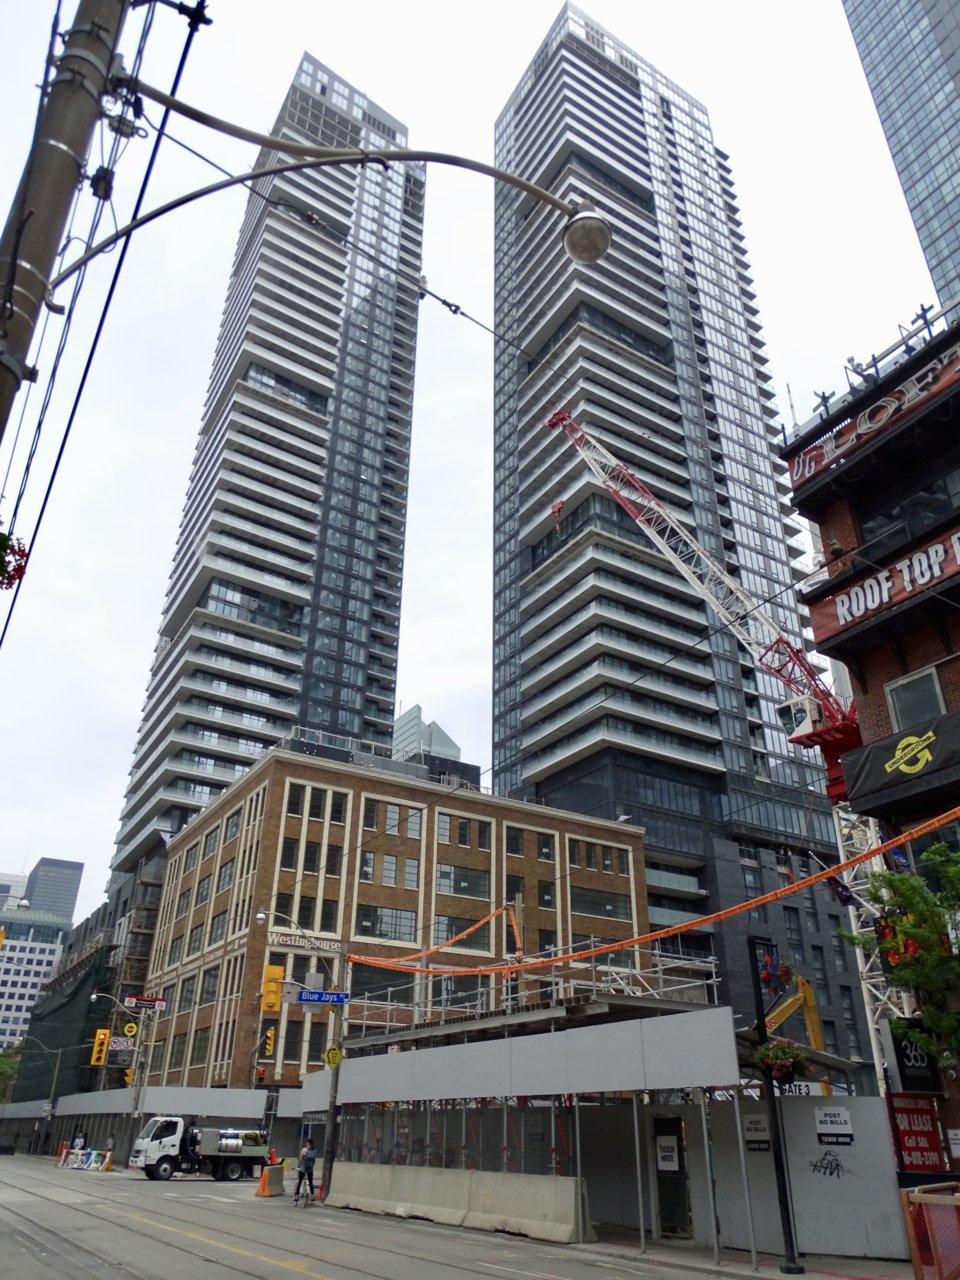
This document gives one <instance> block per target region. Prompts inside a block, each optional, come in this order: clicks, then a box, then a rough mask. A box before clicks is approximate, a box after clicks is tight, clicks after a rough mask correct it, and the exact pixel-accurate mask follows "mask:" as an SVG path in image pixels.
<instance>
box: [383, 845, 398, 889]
mask: <svg viewBox="0 0 960 1280" xmlns="http://www.w3.org/2000/svg"><path fill="white" fill-rule="evenodd" d="M382 872H383V883H384V884H387V885H395V884H396V883H397V859H396V857H395V856H394V854H392V853H385V854H383V858H382Z"/></svg>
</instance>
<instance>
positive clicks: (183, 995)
mask: <svg viewBox="0 0 960 1280" xmlns="http://www.w3.org/2000/svg"><path fill="white" fill-rule="evenodd" d="M196 996H197V979H196V978H195V977H192V978H184V980H183V981H182V982H181V983H180V998H179V1000H178V1001H177V1013H183V1012H184V1011H185V1010H187V1009H192V1008H193V1005H194V1001H195V1000H196Z"/></svg>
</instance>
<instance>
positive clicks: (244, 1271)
mask: <svg viewBox="0 0 960 1280" xmlns="http://www.w3.org/2000/svg"><path fill="white" fill-rule="evenodd" d="M25 1173H26V1176H27V1177H28V1178H30V1174H29V1171H25ZM104 1176H106V1177H109V1176H110V1175H104ZM31 1181H32V1182H34V1183H35V1184H36V1189H35V1190H33V1191H32V1192H31V1197H32V1199H33V1200H34V1201H35V1199H36V1198H37V1197H39V1198H40V1199H42V1200H44V1201H47V1202H48V1203H51V1204H55V1205H57V1206H58V1207H60V1208H61V1209H66V1210H69V1211H73V1212H77V1213H81V1214H83V1215H85V1216H86V1217H87V1218H90V1217H93V1218H96V1219H98V1220H99V1221H101V1222H104V1223H107V1224H109V1225H110V1226H112V1227H114V1228H118V1227H119V1228H121V1229H123V1230H126V1231H129V1232H131V1233H132V1234H134V1235H139V1236H142V1235H143V1234H144V1232H138V1231H137V1227H138V1226H140V1227H142V1228H146V1229H148V1230H149V1228H151V1227H153V1228H154V1229H155V1230H156V1231H158V1232H163V1233H164V1237H163V1239H162V1243H163V1244H165V1245H166V1246H167V1247H168V1248H173V1249H176V1250H177V1251H179V1252H180V1253H182V1254H184V1255H186V1256H188V1257H190V1258H195V1259H196V1260H197V1261H202V1262H207V1263H209V1264H211V1265H213V1266H219V1267H224V1268H229V1270H230V1272H231V1273H232V1274H234V1275H244V1276H249V1277H251V1278H252V1280H263V1272H262V1267H263V1265H266V1266H270V1267H274V1268H276V1269H277V1270H278V1271H281V1272H283V1271H287V1272H290V1271H295V1272H296V1273H297V1274H299V1275H302V1276H306V1277H309V1280H330V1277H329V1276H328V1274H327V1273H326V1272H322V1271H309V1270H307V1269H306V1267H307V1266H309V1265H310V1264H313V1263H316V1264H317V1265H318V1266H320V1267H323V1266H324V1265H327V1266H333V1267H334V1268H336V1269H337V1270H338V1272H341V1273H347V1272H348V1273H350V1274H353V1275H357V1276H363V1277H365V1278H366V1280H394V1277H395V1275H396V1271H395V1270H394V1269H388V1270H387V1271H381V1270H379V1269H378V1270H371V1269H369V1268H366V1267H362V1266H359V1265H358V1264H357V1263H356V1262H355V1261H349V1260H347V1258H344V1259H342V1260H341V1259H339V1258H336V1257H331V1256H330V1254H331V1253H339V1252H340V1251H341V1249H342V1250H343V1251H345V1252H346V1251H347V1250H349V1249H350V1248H351V1247H352V1245H353V1243H354V1242H353V1241H351V1240H349V1239H345V1238H343V1237H342V1236H341V1235H339V1234H336V1231H337V1228H338V1227H339V1226H341V1225H348V1224H347V1223H345V1222H343V1221H342V1220H341V1222H340V1223H335V1222H334V1221H328V1222H327V1223H324V1221H323V1220H322V1219H320V1215H321V1214H322V1213H323V1210H322V1209H320V1208H319V1206H318V1207H317V1220H314V1222H311V1221H310V1220H309V1219H308V1220H307V1221H304V1217H305V1215H303V1214H298V1215H295V1218H294V1219H292V1220H291V1221H289V1222H288V1221H286V1219H284V1220H282V1221H280V1220H277V1219H275V1218H273V1219H270V1220H267V1219H265V1218H256V1219H254V1220H253V1221H251V1218H250V1212H249V1210H250V1207H251V1206H250V1205H249V1204H248V1203H245V1202H241V1201H239V1200H237V1201H234V1202H228V1200H227V1197H220V1196H217V1197H216V1199H217V1210H218V1214H220V1215H226V1216H229V1217H230V1218H231V1219H232V1220H234V1221H235V1220H238V1219H241V1220H242V1222H243V1225H244V1227H245V1228H246V1231H245V1233H243V1234H241V1233H239V1232H233V1233H232V1238H233V1239H235V1240H237V1241H238V1242H240V1243H242V1244H243V1245H246V1246H249V1248H248V1249H241V1248H240V1244H239V1243H238V1244H235V1245H234V1244H231V1243H230V1236H231V1233H230V1232H223V1231H221V1230H219V1229H218V1228H210V1227H209V1226H208V1224H207V1223H206V1222H201V1221H197V1220H196V1219H195V1218H193V1217H191V1216H190V1215H188V1214H186V1213H184V1212H183V1210H184V1209H188V1208H189V1209H193V1210H197V1209H198V1206H197V1204H196V1203H195V1197H192V1196H189V1195H184V1196H183V1197H179V1196H176V1195H175V1194H171V1193H168V1194H167V1195H166V1196H164V1198H163V1201H162V1202H160V1201H158V1202H156V1203H152V1204H151V1205H150V1207H149V1208H148V1209H147V1208H143V1207H141V1205H139V1204H137V1205H134V1204H131V1203H129V1202H128V1201H127V1200H126V1192H125V1189H121V1188H120V1187H119V1186H116V1185H114V1186H113V1187H111V1188H110V1190H111V1191H112V1192H117V1193H119V1194H118V1195H117V1197H116V1199H109V1200H105V1199H104V1198H103V1196H102V1192H103V1191H106V1187H103V1188H102V1189H101V1188H96V1187H93V1186H90V1185H89V1184H87V1185H86V1186H79V1187H77V1188H76V1190H77V1191H79V1192H80V1193H81V1194H82V1195H83V1196H84V1197H85V1198H86V1197H88V1199H86V1200H85V1202H83V1203H65V1202H64V1200H63V1198H62V1194H61V1193H60V1192H59V1191H58V1190H48V1189H49V1187H50V1184H49V1182H47V1181H45V1180H43V1179H40V1178H38V1177H36V1175H34V1176H33V1178H32V1179H31ZM3 1185H6V1186H8V1187H15V1188H18V1189H23V1185H24V1184H23V1180H22V1178H18V1181H17V1182H16V1183H10V1182H6V1183H4V1181H3V1179H2V1178H0V1186H3ZM177 1185H182V1183H178V1184H177ZM198 1185H199V1184H198ZM200 1194H203V1193H200ZM196 1198H199V1197H196ZM204 1198H205V1199H213V1198H214V1197H213V1196H210V1197H206V1196H204ZM23 1203H24V1206H25V1207H24V1210H23V1211H19V1210H18V1209H17V1207H16V1204H15V1203H10V1202H0V1213H6V1214H7V1215H9V1216H15V1217H16V1218H18V1219H20V1220H21V1221H22V1222H24V1223H26V1224H27V1225H28V1226H29V1227H30V1228H31V1229H32V1230H33V1231H36V1229H37V1226H38V1224H37V1221H36V1214H35V1212H28V1211H27V1209H26V1206H27V1205H29V1204H30V1203H31V1201H30V1200H27V1201H24V1202H23ZM174 1204H175V1205H176V1206H177V1209H176V1210H174V1209H173V1205H174ZM232 1204H235V1205H236V1208H232V1207H231V1205H232ZM328 1212H329V1211H328ZM366 1216H367V1215H362V1214H358V1215H356V1217H355V1221H356V1222H357V1223H359V1222H362V1221H363V1220H364V1218H365V1217H366ZM164 1220H166V1221H164ZM375 1221H376V1222H377V1223H378V1224H382V1225H387V1224H389V1225H390V1226H391V1227H395V1228H397V1229H399V1231H400V1232H401V1233H402V1232H403V1231H404V1230H405V1229H406V1230H407V1232H408V1233H409V1229H410V1228H413V1229H414V1230H419V1229H420V1228H422V1227H427V1228H429V1230H430V1231H431V1233H434V1232H435V1233H440V1234H442V1235H443V1236H446V1237H448V1238H450V1239H453V1240H460V1241H461V1242H462V1241H463V1239H464V1235H466V1237H467V1238H469V1239H472V1240H475V1242H476V1243H480V1237H481V1234H482V1243H483V1244H485V1245H489V1246H490V1247H491V1249H493V1248H503V1247H504V1246H506V1247H508V1248H509V1247H513V1248H516V1247H517V1245H518V1244H520V1243H521V1242H519V1241H517V1240H514V1239H511V1238H510V1237H507V1236H505V1235H503V1234H500V1233H493V1232H491V1233H489V1235H487V1234H486V1233H474V1232H472V1231H471V1232H467V1233H463V1232H461V1231H460V1230H459V1229H457V1228H451V1227H446V1226H444V1225H443V1224H438V1223H432V1222H429V1221H421V1220H415V1219H410V1218H401V1217H397V1218H393V1217H390V1216H380V1215H376V1218H375ZM294 1223H295V1225H296V1227H297V1235H298V1236H299V1237H301V1238H302V1237H303V1236H304V1235H306V1236H307V1238H308V1239H309V1240H313V1241H315V1242H316V1241H320V1240H322V1241H324V1242H325V1245H326V1246H327V1251H326V1253H325V1255H324V1253H321V1256H319V1257H318V1256H316V1255H315V1254H313V1253H312V1252H307V1250H306V1248H302V1249H297V1248H292V1247H289V1246H285V1245H279V1246H278V1245H277V1244H276V1243H275V1242H273V1241H267V1240H265V1239H263V1238H262V1233H261V1232H259V1231H258V1230H257V1228H258V1227H259V1226H260V1225H261V1224H262V1225H263V1226H264V1227H265V1228H273V1230H274V1231H276V1229H277V1228H278V1227H280V1229H281V1230H283V1231H284V1232H285V1235H287V1236H289V1228H290V1227H291V1226H293V1225H294ZM325 1226H326V1227H327V1228H328V1229H327V1230H324V1227H325ZM251 1228H253V1231H252V1233H250V1232H251ZM331 1228H332V1230H331ZM42 1229H43V1230H44V1231H45V1232H47V1233H48V1234H50V1235H52V1236H54V1237H56V1238H57V1239H59V1240H62V1241H63V1242H64V1244H65V1245H66V1246H67V1248H68V1249H69V1250H70V1251H73V1252H75V1250H76V1249H77V1248H78V1246H77V1244H76V1242H75V1241H74V1239H73V1238H72V1237H71V1236H70V1235H69V1234H67V1233H66V1232H65V1231H63V1230H58V1229H57V1228H55V1227H51V1226H44V1227H43V1228H42ZM189 1229H193V1230H194V1231H198V1232H199V1231H204V1232H210V1236H209V1238H207V1237H204V1238H203V1239H201V1240H199V1241H197V1245H198V1247H196V1248H193V1247H190V1245H189V1244H188V1243H187V1241H189V1240H190V1239H191V1233H190V1230H189ZM248 1233H249V1234H248ZM172 1235H176V1236H180V1237H181V1239H180V1240H178V1241H176V1242H175V1241H173V1240H171V1239H170V1238H169V1237H170V1236H172ZM219 1237H227V1238H219ZM153 1239H154V1240H155V1242H156V1243H161V1241H160V1240H159V1239H157V1237H153ZM523 1243H524V1244H526V1243H527V1242H526V1240H524V1241H523ZM529 1243H530V1244H531V1245H533V1244H535V1243H536V1242H534V1241H530V1242H529ZM362 1244H363V1247H364V1249H366V1250H369V1251H372V1252H375V1253H379V1254H383V1255H385V1261H386V1259H389V1258H404V1259H406V1260H407V1261H408V1262H412V1263H415V1264H419V1265H421V1266H423V1265H424V1264H427V1265H429V1264H431V1263H432V1264H433V1265H435V1266H438V1267H441V1268H442V1267H443V1265H444V1263H443V1262H442V1261H441V1260H440V1259H439V1258H438V1257H437V1256H436V1255H435V1254H432V1255H431V1254H430V1253H429V1252H427V1253H418V1252H413V1251H411V1250H410V1249H409V1248H393V1247H389V1246H385V1245H381V1244H379V1243H377V1242H375V1241H369V1240H364V1241H363V1242H362ZM201 1245H202V1246H206V1247H208V1248H210V1247H212V1248H214V1249H221V1250H225V1251H226V1252H227V1254H228V1255H232V1256H229V1257H228V1258H226V1259H221V1258H215V1257H211V1256H210V1255H209V1254H208V1253H206V1252H203V1251H202V1250H201V1248H200V1247H199V1246H201ZM79 1247H83V1246H79ZM253 1249H259V1250H269V1251H272V1252H273V1253H276V1254H287V1255H289V1260H284V1259H281V1258H279V1257H273V1256H269V1255H268V1254H267V1253H256V1254H253V1256H254V1257H255V1258H256V1259H257V1261H258V1262H259V1263H260V1264H261V1269H260V1270H257V1269H253V1268H252V1267H251V1266H244V1265H243V1263H242V1257H243V1256H244V1254H247V1255H249V1254H250V1253H251V1252H252V1250H253ZM84 1251H85V1252H90V1251H89V1250H86V1249H85V1250H84ZM538 1255H539V1256H538V1258H537V1261H538V1262H540V1263H541V1265H542V1264H543V1263H544V1262H546V1261H547V1259H548V1258H549V1260H550V1262H559V1261H560V1259H561V1258H562V1256H563V1254H562V1252H560V1251H557V1250H556V1246H550V1245H545V1244H542V1243H541V1245H540V1248H539V1249H538ZM91 1256H96V1255H91ZM570 1260H571V1261H572V1260H573V1259H572V1258H571V1259H570ZM98 1262H99V1268H100V1271H99V1273H98V1274H102V1268H103V1266H104V1262H103V1260H102V1259H99V1260H98ZM577 1262H578V1263H579V1264H580V1265H590V1260H588V1259H587V1258H584V1257H583V1256H582V1255H581V1256H578V1257H577ZM106 1265H108V1266H110V1267H111V1268H113V1269H115V1270H117V1271H118V1272H121V1273H122V1274H123V1275H124V1276H125V1277H129V1280H155V1276H154V1275H153V1274H152V1273H145V1272H143V1271H141V1270H139V1269H137V1268H136V1267H135V1266H134V1265H132V1264H131V1263H128V1262H125V1261H116V1262H114V1261H111V1262H109V1263H107V1264H106ZM457 1266H458V1268H459V1269H460V1270H461V1271H462V1272H463V1273H464V1274H471V1275H476V1276H483V1277H486V1280H490V1277H491V1272H493V1273H494V1274H495V1273H496V1272H498V1271H511V1272H513V1273H514V1274H517V1275H523V1274H527V1275H530V1274H539V1275H541V1276H543V1275H544V1274H545V1273H544V1272H542V1271H540V1272H538V1273H531V1272H526V1273H525V1272H524V1271H522V1270H521V1269H520V1268H519V1267H509V1266H505V1265H504V1261H500V1262H494V1261H484V1260H481V1259H477V1260H474V1259H469V1260H464V1259H458V1262H457ZM553 1275H554V1276H556V1277H557V1280H560V1277H559V1274H558V1273H556V1272H554V1273H553Z"/></svg>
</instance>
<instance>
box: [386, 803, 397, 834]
mask: <svg viewBox="0 0 960 1280" xmlns="http://www.w3.org/2000/svg"><path fill="white" fill-rule="evenodd" d="M385 829H386V832H387V835H388V836H398V835H399V834H400V806H399V805H398V804H388V805H387V822H386V828H385Z"/></svg>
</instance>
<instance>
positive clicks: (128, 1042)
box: [108, 1036, 134, 1049]
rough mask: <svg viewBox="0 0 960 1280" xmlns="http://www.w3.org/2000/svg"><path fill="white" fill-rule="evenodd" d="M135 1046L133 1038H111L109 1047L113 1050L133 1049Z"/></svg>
mask: <svg viewBox="0 0 960 1280" xmlns="http://www.w3.org/2000/svg"><path fill="white" fill-rule="evenodd" d="M133 1044H134V1042H133V1038H132V1036H111V1037H110V1044H109V1046H108V1047H109V1048H111V1049H132V1048H133Z"/></svg>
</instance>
